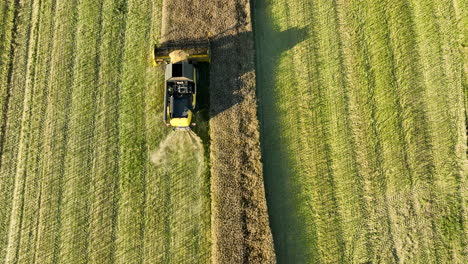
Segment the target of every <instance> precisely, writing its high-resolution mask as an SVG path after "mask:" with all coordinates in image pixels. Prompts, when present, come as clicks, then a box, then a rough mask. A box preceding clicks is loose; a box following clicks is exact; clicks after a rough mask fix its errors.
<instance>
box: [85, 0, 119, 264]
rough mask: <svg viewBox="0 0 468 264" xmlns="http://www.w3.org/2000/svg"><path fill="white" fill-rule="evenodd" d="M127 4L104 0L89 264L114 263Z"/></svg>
mask: <svg viewBox="0 0 468 264" xmlns="http://www.w3.org/2000/svg"><path fill="white" fill-rule="evenodd" d="M125 10H126V1H124V0H120V1H114V0H104V2H103V7H102V28H101V33H100V35H101V43H100V44H101V45H100V48H99V81H98V86H97V87H96V89H97V103H96V121H95V122H96V123H95V132H94V133H95V136H94V146H95V147H94V162H93V166H92V174H91V175H92V179H91V186H90V193H91V195H90V220H89V246H88V248H89V262H90V263H99V264H101V263H113V262H114V260H115V257H114V254H115V232H116V215H117V208H116V207H117V197H118V196H117V194H118V192H117V190H116V188H117V181H118V172H119V167H118V157H119V130H118V129H119V111H118V105H119V88H120V78H116V76H120V75H121V69H122V67H121V66H122V63H121V57H122V54H123V46H124V40H125V39H124V32H125V15H126V11H125Z"/></svg>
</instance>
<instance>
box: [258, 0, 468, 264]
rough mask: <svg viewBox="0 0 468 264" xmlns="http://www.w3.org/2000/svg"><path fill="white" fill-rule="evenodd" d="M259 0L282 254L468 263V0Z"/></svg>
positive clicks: (261, 80)
mask: <svg viewBox="0 0 468 264" xmlns="http://www.w3.org/2000/svg"><path fill="white" fill-rule="evenodd" d="M255 3H256V5H255V7H254V24H255V40H256V51H257V91H258V96H259V103H260V105H259V119H260V122H261V128H262V137H261V139H262V151H263V162H264V171H265V186H266V192H267V200H268V207H269V215H270V223H271V227H272V232H273V237H274V241H275V250H276V254H277V259H278V262H279V263H343V262H344V263H425V262H428V263H465V262H466V246H467V241H466V231H467V230H466V200H465V199H466V173H467V172H466V165H467V159H466V143H467V142H466V127H465V122H466V121H465V102H464V100H466V99H465V98H466V97H465V95H464V89H463V86H464V85H466V83H465V80H464V79H463V78H464V77H463V74H464V73H463V71H464V64H463V63H464V61H463V56H462V53H461V49H462V48H461V41H462V39H461V37H460V36H462V32H461V29H462V26H463V24H462V21H461V20H460V6H466V3H461V2H459V1H455V2H454V1H433V0H418V1H416V0H414V1H377V2H376V1H344V0H343V1H342V0H338V1H322V0H317V1H301V0H295V1H282V0H280V1H270V0H262V1H256V2H255ZM465 25H466V24H465Z"/></svg>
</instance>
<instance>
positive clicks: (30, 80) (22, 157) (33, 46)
mask: <svg viewBox="0 0 468 264" xmlns="http://www.w3.org/2000/svg"><path fill="white" fill-rule="evenodd" d="M41 8H42V1H33V2H32V15H31V23H32V27H31V28H30V33H29V34H30V39H29V47H28V59H27V73H26V78H27V79H26V83H25V99H24V108H23V117H22V129H21V134H20V137H21V141H20V144H19V152H18V164H17V171H16V177H17V178H18V179H21V177H25V178H24V187H23V190H24V191H23V193H22V194H21V195H22V202H23V204H22V208H23V211H22V217H21V224H20V226H19V236H18V237H17V238H15V239H16V240H17V243H18V249H17V253H16V257H15V259H16V261H18V262H19V263H31V262H33V260H32V259H33V258H34V247H35V235H36V233H35V229H36V226H37V225H36V223H37V217H38V215H37V212H38V202H37V201H38V197H39V190H40V189H39V182H40V179H39V175H38V174H37V173H31V170H30V169H31V168H32V167H34V165H33V164H32V163H33V162H34V161H33V159H37V152H36V149H35V146H36V145H35V144H36V143H37V141H36V140H38V138H37V137H36V139H34V137H33V135H37V133H38V132H39V131H37V130H36V129H37V123H35V121H36V119H37V118H35V116H42V115H43V113H42V112H41V111H40V109H37V108H36V105H37V104H36V102H37V100H38V99H39V100H42V99H43V96H41V94H42V93H43V91H42V90H41V89H40V87H37V86H36V82H35V76H36V69H37V67H36V63H37V61H38V60H37V49H38V45H39V32H38V31H39V24H40V23H41V22H42V21H41V19H42V18H41V10H40V9H41ZM38 88H39V89H38ZM39 133H40V132H39ZM34 154H36V157H34V156H33V155H34Z"/></svg>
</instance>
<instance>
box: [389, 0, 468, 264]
mask: <svg viewBox="0 0 468 264" xmlns="http://www.w3.org/2000/svg"><path fill="white" fill-rule="evenodd" d="M395 6H396V8H395V10H394V12H389V16H388V18H389V19H388V20H389V25H390V27H391V28H393V29H396V28H398V30H392V31H391V32H390V33H391V34H390V36H391V39H392V46H393V48H394V54H395V57H394V58H395V65H396V74H397V77H398V80H399V82H398V85H399V87H400V90H401V98H402V106H403V109H404V110H405V111H404V115H405V116H406V122H405V123H404V126H405V130H406V131H407V135H406V138H407V140H408V142H409V148H408V157H409V164H410V167H411V170H412V173H413V180H414V191H415V192H416V195H418V200H419V201H421V202H420V204H421V205H419V206H420V207H421V209H420V217H421V218H422V219H427V218H428V217H433V216H435V215H437V214H439V213H437V211H436V212H434V211H433V208H436V210H437V208H438V207H445V208H446V206H447V205H448V204H439V202H438V201H437V200H438V199H437V197H436V201H435V202H436V203H435V204H431V202H433V201H434V197H433V196H432V195H431V194H430V192H431V191H433V190H434V189H431V187H432V185H433V181H434V180H436V181H437V178H434V173H435V174H436V175H437V171H436V170H437V168H435V169H434V157H433V156H432V153H434V152H435V151H436V150H435V149H434V148H433V142H431V137H430V136H431V135H430V134H431V131H430V130H431V127H430V123H429V122H430V121H431V120H430V119H429V118H428V114H427V104H428V102H426V101H423V100H424V99H425V98H424V95H425V91H424V90H425V88H424V79H423V75H422V73H421V71H420V69H421V63H420V61H419V60H415V59H413V58H411V56H412V55H414V54H417V43H416V41H415V39H414V30H415V26H414V21H412V20H411V19H412V18H410V16H411V11H412V10H411V8H410V6H409V5H408V4H404V3H403V4H399V5H395ZM402 16H404V17H407V19H404V18H403V19H402ZM431 56H433V55H432V54H431ZM434 78H435V79H436V78H437V76H434ZM449 86H450V85H449ZM437 89H440V86H438V88H437ZM409 95H411V96H409ZM444 96H451V95H450V91H449V94H446V95H444ZM462 104H463V103H462ZM440 121H441V120H437V121H436V122H440ZM446 129H447V128H445V131H446ZM452 168H453V167H452ZM459 178H460V177H459V176H458V185H459V180H460V179H459ZM435 191H436V192H439V190H437V188H435ZM428 193H429V194H428ZM455 193H458V191H455ZM458 206H460V205H459V204H458V205H455V207H458ZM418 209H419V208H416V211H417V212H418ZM454 213H455V214H459V213H460V210H457V209H455V211H454ZM459 216H460V217H461V215H459ZM456 221H458V220H455V222H456ZM449 222H452V221H449ZM432 224H433V223H432ZM444 224H445V223H444ZM447 224H448V223H447ZM452 224H454V225H453V226H452V227H456V226H457V225H458V229H459V228H461V225H459V224H457V223H454V222H452ZM435 227H436V232H437V233H438V236H440V231H441V230H443V229H444V227H442V228H441V227H440V226H438V225H437V223H436V226H435ZM437 229H439V230H437ZM458 232H459V231H458ZM424 236H426V235H424ZM458 236H459V235H458ZM442 239H443V240H442V241H440V238H439V239H437V240H435V241H434V239H432V240H431V239H430V238H428V240H429V241H428V243H436V245H437V244H438V246H439V247H441V248H442V249H444V251H446V250H445V248H446V247H447V244H448V241H447V240H445V241H444V238H442ZM458 241H459V240H458ZM444 251H440V250H439V251H437V252H436V254H438V257H439V259H440V261H442V262H447V261H449V262H450V261H451V257H450V255H451V254H450V253H449V252H444ZM447 253H448V254H447Z"/></svg>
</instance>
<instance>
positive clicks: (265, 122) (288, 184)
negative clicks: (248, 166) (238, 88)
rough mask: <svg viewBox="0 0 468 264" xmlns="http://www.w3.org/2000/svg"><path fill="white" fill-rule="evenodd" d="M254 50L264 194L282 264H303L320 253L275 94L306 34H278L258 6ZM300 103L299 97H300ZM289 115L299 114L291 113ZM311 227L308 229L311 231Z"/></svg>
mask: <svg viewBox="0 0 468 264" xmlns="http://www.w3.org/2000/svg"><path fill="white" fill-rule="evenodd" d="M252 9H253V11H252V13H253V16H254V19H253V20H254V35H255V45H256V47H255V48H256V52H257V53H256V70H257V71H256V73H257V96H258V100H259V105H258V116H259V121H260V130H261V133H260V135H261V137H260V141H261V148H262V159H263V171H264V180H265V191H266V198H267V203H268V214H269V218H270V226H271V230H272V233H273V240H274V245H275V253H276V257H277V261H278V263H305V262H307V261H308V260H310V259H313V257H312V256H311V255H313V254H316V251H315V250H314V247H313V246H311V245H314V244H315V237H310V236H308V234H307V232H306V230H307V229H308V227H307V226H306V223H307V222H306V221H302V220H301V217H300V215H301V212H300V208H299V207H298V205H299V204H301V203H303V202H304V201H298V199H300V198H299V197H298V194H299V193H300V189H299V188H300V186H298V185H295V183H294V182H293V180H292V179H293V177H292V175H294V172H293V171H292V170H291V169H290V168H291V167H292V166H291V164H290V161H289V158H288V155H287V149H286V143H285V142H284V140H283V139H282V137H281V124H280V120H279V119H278V118H277V117H278V114H279V111H280V110H279V109H278V107H277V105H276V102H277V101H278V98H276V97H277V94H275V93H274V91H273V89H274V87H275V75H276V71H277V70H278V69H277V65H278V62H279V59H280V57H281V56H282V55H283V53H284V52H286V51H288V50H289V49H291V48H293V47H294V46H295V45H297V44H298V43H300V42H301V41H302V40H304V39H305V37H306V35H307V29H305V28H295V27H292V28H289V29H286V30H284V31H279V30H276V29H275V28H274V26H273V22H272V21H271V18H270V16H269V15H268V14H267V13H266V12H267V10H268V8H267V3H266V1H264V0H260V1H256V2H255V5H253V6H252ZM298 100H300V98H298ZM289 111H296V110H294V109H290V110H289ZM309 228H310V227H309Z"/></svg>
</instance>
